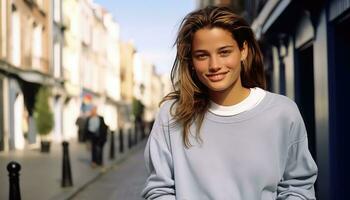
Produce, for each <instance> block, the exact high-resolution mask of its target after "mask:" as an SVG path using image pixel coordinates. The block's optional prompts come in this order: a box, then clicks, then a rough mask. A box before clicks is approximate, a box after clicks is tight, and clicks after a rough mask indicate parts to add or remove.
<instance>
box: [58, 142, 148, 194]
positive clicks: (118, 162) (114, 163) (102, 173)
mask: <svg viewBox="0 0 350 200" xmlns="http://www.w3.org/2000/svg"><path fill="white" fill-rule="evenodd" d="M146 142H147V139H144V140H143V141H140V142H139V143H138V144H137V145H136V146H134V147H133V148H132V149H130V150H129V151H127V152H125V153H124V154H122V155H121V156H120V157H119V159H117V160H116V161H114V162H113V163H112V164H111V165H109V166H107V167H106V168H105V169H101V170H100V172H99V173H98V174H97V175H96V176H95V177H93V178H91V179H90V180H89V181H87V182H86V183H84V184H82V185H81V186H80V187H77V188H76V189H75V190H73V191H72V192H70V194H68V195H67V197H65V199H66V200H73V198H74V197H75V196H77V195H78V194H79V193H80V192H81V191H83V190H84V189H85V188H87V187H88V186H89V185H91V184H92V183H94V182H95V181H97V180H99V179H100V178H101V177H102V176H103V175H105V174H107V173H108V172H109V171H111V170H112V169H113V168H115V167H117V166H118V165H120V164H121V163H123V162H124V161H125V160H127V159H128V158H129V156H130V155H132V154H134V153H135V152H136V151H138V150H140V149H141V148H143V147H144V145H145V143H146Z"/></svg>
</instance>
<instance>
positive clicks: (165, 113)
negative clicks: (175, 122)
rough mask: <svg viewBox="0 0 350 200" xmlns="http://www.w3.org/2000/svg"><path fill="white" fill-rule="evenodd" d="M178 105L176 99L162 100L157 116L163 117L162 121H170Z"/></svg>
mask: <svg viewBox="0 0 350 200" xmlns="http://www.w3.org/2000/svg"><path fill="white" fill-rule="evenodd" d="M175 107H176V100H175V99H171V100H166V101H164V102H162V104H161V106H160V108H159V112H158V115H157V117H158V118H160V119H162V121H164V120H165V121H170V120H171V119H172V118H173V117H172V113H174V111H175Z"/></svg>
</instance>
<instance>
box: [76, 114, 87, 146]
mask: <svg viewBox="0 0 350 200" xmlns="http://www.w3.org/2000/svg"><path fill="white" fill-rule="evenodd" d="M86 120H87V116H86V114H85V113H81V114H80V115H79V117H78V118H77V120H76V121H75V125H76V126H77V127H78V141H79V142H85V141H86V135H85V134H86V130H85V127H86Z"/></svg>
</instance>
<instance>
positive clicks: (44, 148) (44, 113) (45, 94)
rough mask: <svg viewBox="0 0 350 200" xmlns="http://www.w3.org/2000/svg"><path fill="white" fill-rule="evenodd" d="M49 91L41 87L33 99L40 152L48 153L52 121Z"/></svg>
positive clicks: (45, 87)
mask: <svg viewBox="0 0 350 200" xmlns="http://www.w3.org/2000/svg"><path fill="white" fill-rule="evenodd" d="M50 96H51V93H50V90H49V88H48V87H47V86H42V87H41V88H40V89H39V91H38V93H37V94H36V98H35V105H34V119H35V124H36V128H37V131H38V133H39V134H40V136H41V137H40V139H41V152H50V143H51V142H50V139H49V137H48V136H49V133H50V132H51V130H52V128H53V125H54V119H53V113H52V111H51V107H50V105H49V98H50Z"/></svg>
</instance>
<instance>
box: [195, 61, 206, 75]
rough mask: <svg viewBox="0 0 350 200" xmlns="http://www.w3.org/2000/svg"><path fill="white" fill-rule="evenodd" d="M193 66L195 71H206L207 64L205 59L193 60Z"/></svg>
mask: <svg viewBox="0 0 350 200" xmlns="http://www.w3.org/2000/svg"><path fill="white" fill-rule="evenodd" d="M193 67H194V69H195V70H196V73H197V74H198V73H201V72H206V70H207V68H208V66H207V64H206V62H205V61H197V62H193Z"/></svg>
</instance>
